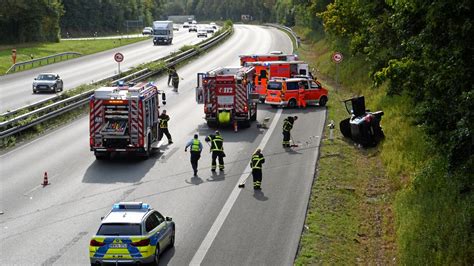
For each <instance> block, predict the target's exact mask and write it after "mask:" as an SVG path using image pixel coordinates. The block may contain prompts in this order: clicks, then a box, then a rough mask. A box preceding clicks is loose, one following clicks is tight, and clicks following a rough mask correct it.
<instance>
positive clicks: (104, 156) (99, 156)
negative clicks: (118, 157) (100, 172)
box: [94, 152, 110, 161]
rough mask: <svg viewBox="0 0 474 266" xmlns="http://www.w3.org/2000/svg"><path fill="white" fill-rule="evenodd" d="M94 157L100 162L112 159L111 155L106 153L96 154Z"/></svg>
mask: <svg viewBox="0 0 474 266" xmlns="http://www.w3.org/2000/svg"><path fill="white" fill-rule="evenodd" d="M94 155H95V159H96V160H98V161H103V160H108V159H109V158H110V153H106V152H95V153H94Z"/></svg>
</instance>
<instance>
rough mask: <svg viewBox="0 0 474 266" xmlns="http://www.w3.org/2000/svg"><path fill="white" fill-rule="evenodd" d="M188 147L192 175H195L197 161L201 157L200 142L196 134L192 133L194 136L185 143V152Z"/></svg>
mask: <svg viewBox="0 0 474 266" xmlns="http://www.w3.org/2000/svg"><path fill="white" fill-rule="evenodd" d="M189 147H191V166H192V167H193V171H194V176H197V172H198V161H199V158H201V151H202V143H201V141H200V140H199V139H198V134H194V138H193V139H191V140H190V141H189V142H188V143H187V144H186V147H185V148H184V151H185V152H187V151H188V148H189Z"/></svg>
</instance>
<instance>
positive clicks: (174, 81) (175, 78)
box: [171, 71, 179, 92]
mask: <svg viewBox="0 0 474 266" xmlns="http://www.w3.org/2000/svg"><path fill="white" fill-rule="evenodd" d="M171 83H172V84H173V91H176V92H177V91H178V85H179V76H178V73H177V72H176V71H175V72H174V74H173V76H172V77H171Z"/></svg>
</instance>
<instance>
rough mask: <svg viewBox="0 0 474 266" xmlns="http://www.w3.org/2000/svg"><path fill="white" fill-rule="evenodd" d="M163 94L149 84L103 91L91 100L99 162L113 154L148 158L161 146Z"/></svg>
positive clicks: (92, 134)
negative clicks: (155, 147) (159, 118)
mask: <svg viewBox="0 0 474 266" xmlns="http://www.w3.org/2000/svg"><path fill="white" fill-rule="evenodd" d="M159 94H162V100H163V104H166V102H165V100H166V96H165V94H164V93H162V92H161V91H159V90H158V88H157V87H156V86H155V85H153V84H151V83H149V84H146V83H140V84H137V85H135V86H128V85H123V86H117V87H102V88H99V89H97V90H96V91H95V92H94V94H93V95H92V96H91V98H90V102H89V105H90V116H89V117H90V125H89V130H90V149H91V151H93V152H94V154H95V156H96V158H97V159H99V160H100V159H106V158H108V157H109V156H110V154H111V153H112V152H126V153H135V154H138V155H141V156H145V157H148V156H149V155H150V153H151V149H152V146H153V145H155V144H157V143H158V123H159V121H158V116H159Z"/></svg>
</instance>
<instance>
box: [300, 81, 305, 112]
mask: <svg viewBox="0 0 474 266" xmlns="http://www.w3.org/2000/svg"><path fill="white" fill-rule="evenodd" d="M305 94H306V92H305V88H304V85H303V83H302V82H300V84H299V88H298V107H299V108H306V100H305V99H304V97H305Z"/></svg>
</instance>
